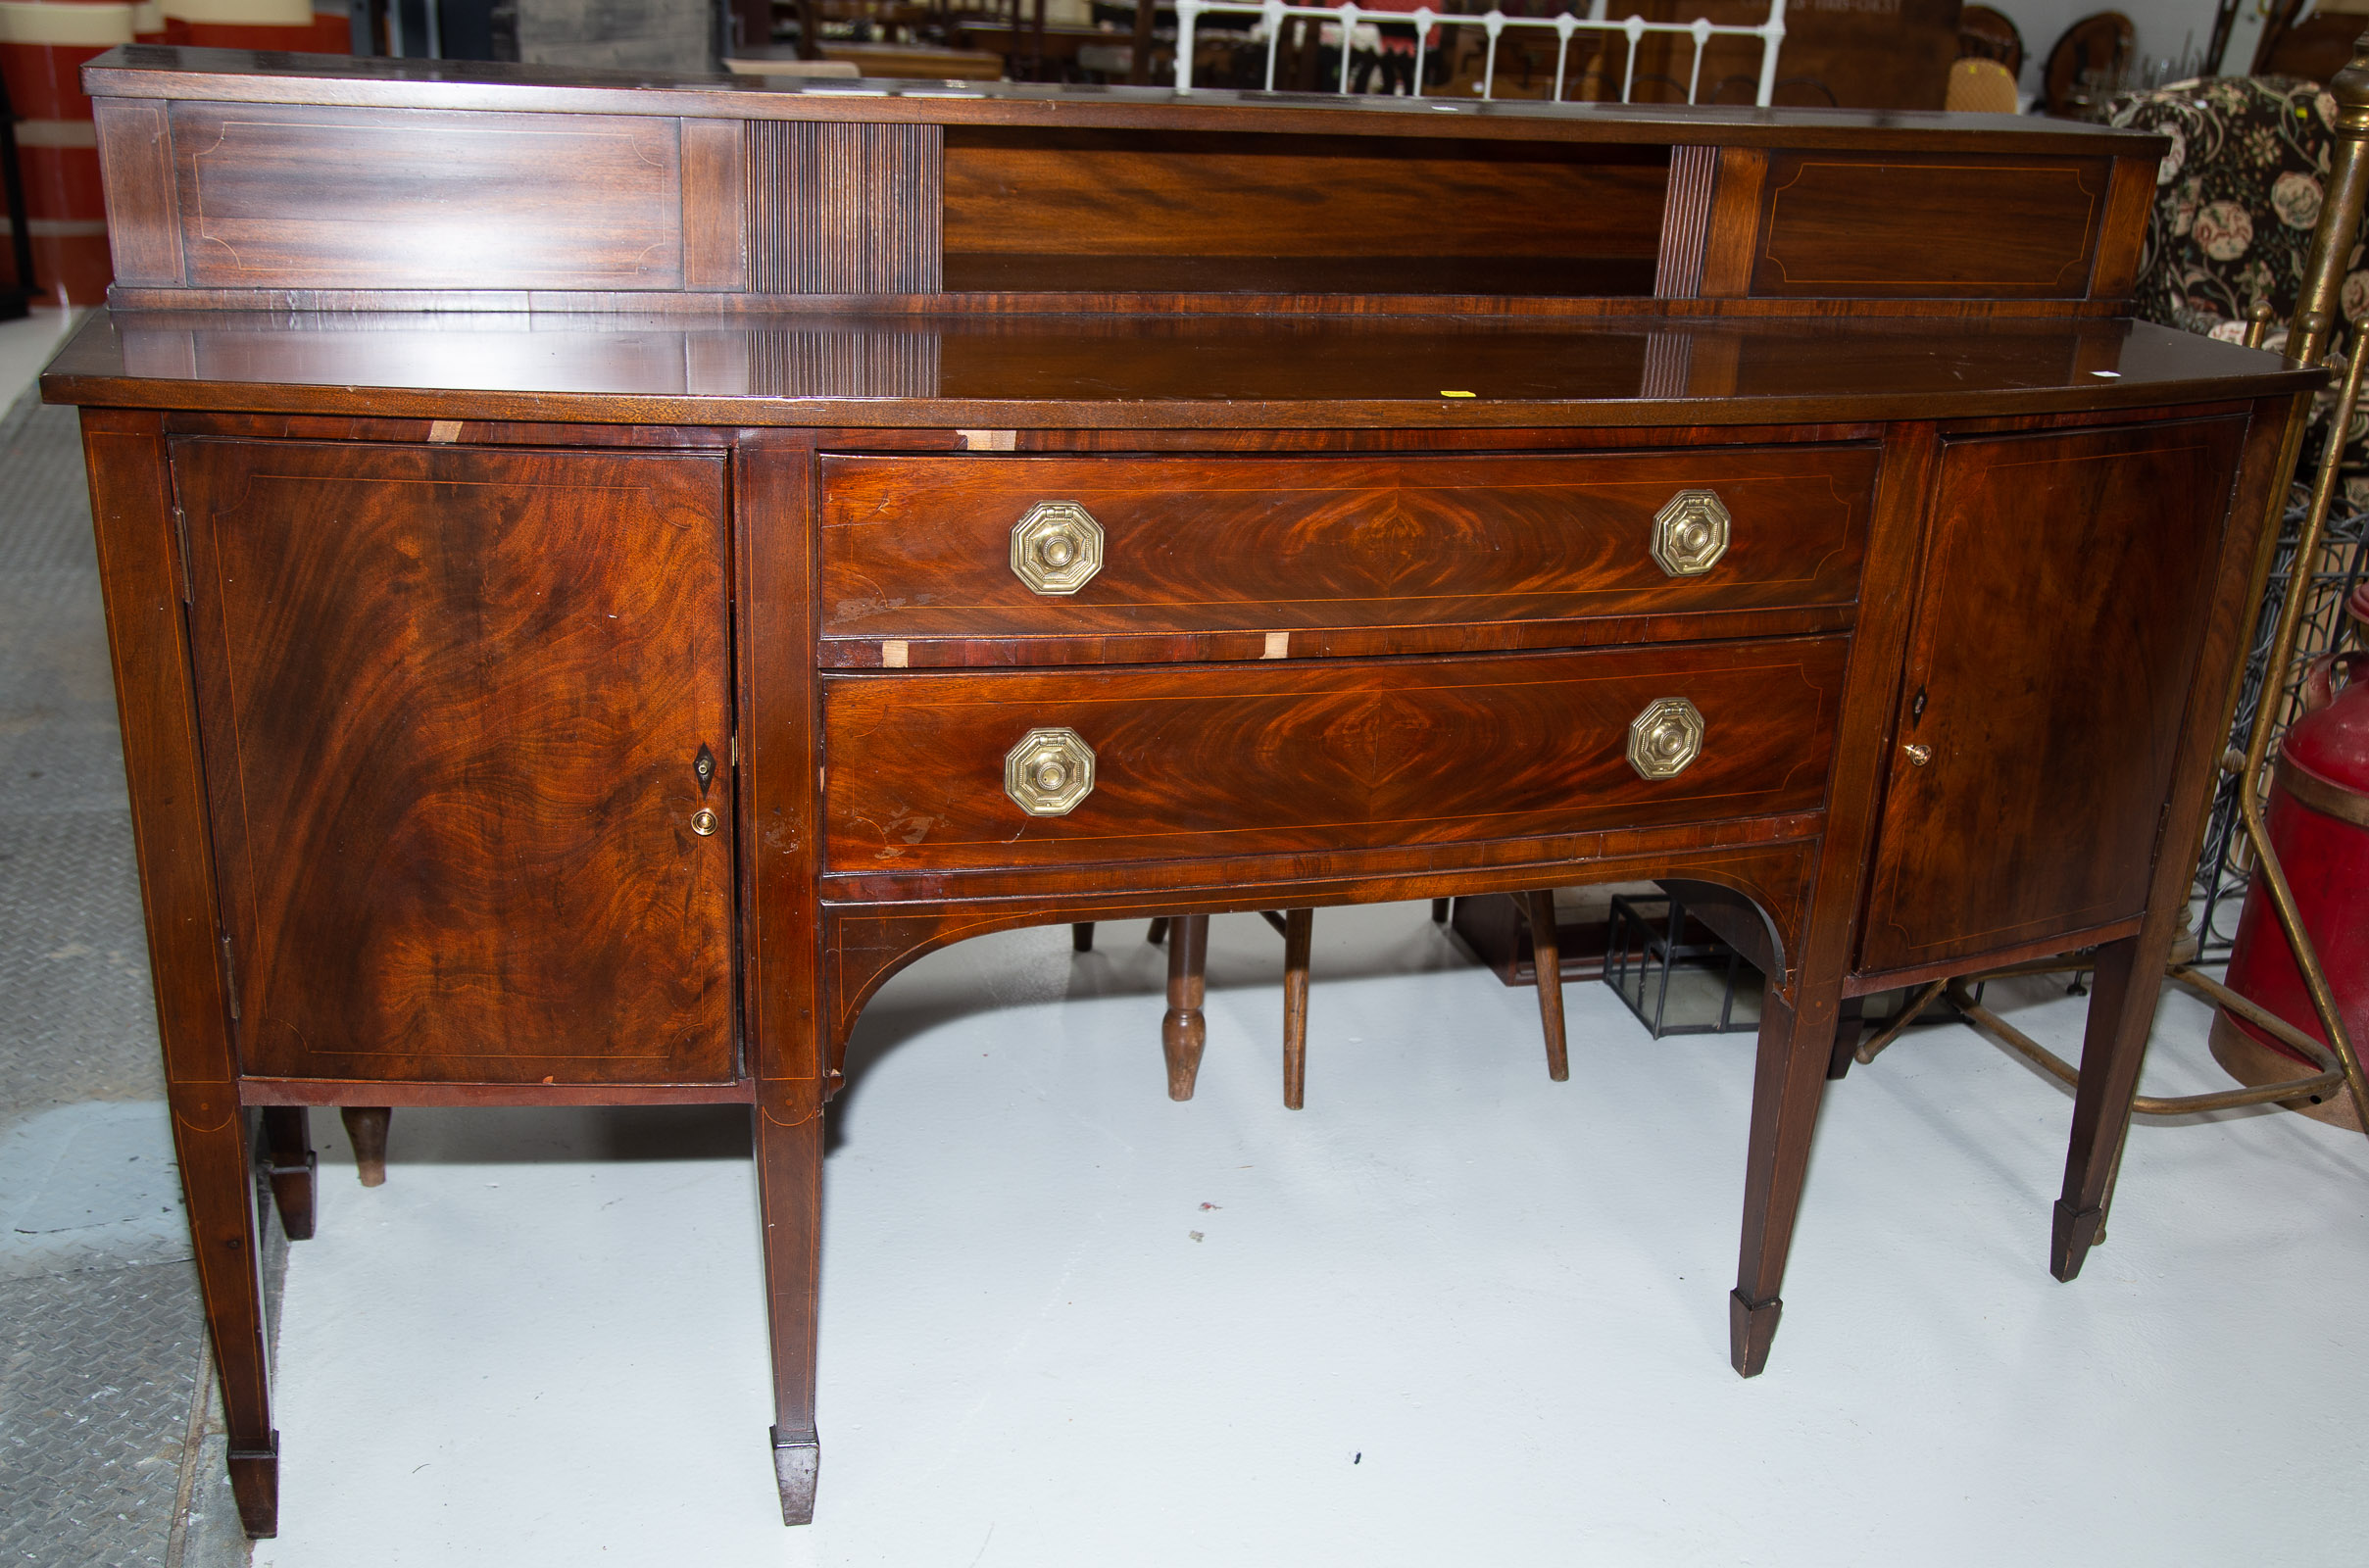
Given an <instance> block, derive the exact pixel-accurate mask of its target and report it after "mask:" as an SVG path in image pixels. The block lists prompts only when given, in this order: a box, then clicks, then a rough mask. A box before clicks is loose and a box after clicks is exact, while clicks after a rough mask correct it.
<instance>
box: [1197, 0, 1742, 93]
mask: <svg viewBox="0 0 2369 1568" xmlns="http://www.w3.org/2000/svg"><path fill="white" fill-rule="evenodd" d="M1175 6H1176V90H1177V91H1178V92H1191V91H1192V90H1193V30H1194V24H1195V23H1196V22H1197V21H1198V20H1199V19H1200V18H1202V17H1204V16H1208V15H1211V14H1217V15H1224V16H1238V17H1259V18H1262V19H1264V21H1265V23H1266V86H1267V89H1268V90H1269V91H1270V92H1271V91H1273V90H1274V86H1275V49H1276V46H1277V45H1278V44H1279V43H1281V42H1282V39H1283V22H1284V19H1285V18H1287V17H1308V18H1313V19H1316V20H1318V21H1319V22H1330V23H1333V24H1335V25H1338V26H1339V27H1340V29H1341V45H1342V47H1341V79H1340V84H1339V88H1338V90H1339V91H1341V92H1344V93H1346V92H1348V91H1349V81H1350V69H1351V67H1350V57H1351V55H1352V54H1353V53H1354V52H1355V51H1354V49H1353V48H1352V47H1351V45H1352V44H1353V43H1354V42H1355V40H1356V38H1357V27H1358V25H1359V24H1366V25H1388V24H1392V23H1397V24H1399V25H1409V24H1411V25H1413V27H1414V38H1415V45H1414V46H1415V66H1414V95H1415V96H1416V97H1418V98H1419V97H1421V96H1423V66H1424V58H1423V57H1424V52H1425V50H1426V48H1427V47H1428V45H1429V42H1430V38H1431V31H1432V29H1433V28H1434V27H1479V28H1481V29H1482V30H1483V31H1485V32H1486V33H1488V35H1489V53H1488V57H1487V61H1486V64H1484V65H1483V67H1482V71H1481V96H1482V97H1483V98H1489V97H1493V96H1494V95H1495V92H1496V87H1497V44H1498V39H1499V38H1501V37H1503V36H1504V35H1505V33H1506V32H1507V31H1509V30H1513V29H1518V28H1529V29H1533V30H1541V31H1547V32H1552V33H1554V34H1555V102H1556V103H1560V102H1562V99H1563V76H1564V68H1565V66H1566V65H1567V64H1568V63H1569V61H1570V57H1571V40H1572V38H1573V37H1575V36H1577V35H1578V34H1580V33H1583V32H1593V33H1611V34H1616V35H1618V36H1619V37H1621V38H1623V39H1625V40H1626V41H1627V44H1628V52H1627V57H1626V59H1625V61H1624V62H1623V64H1622V67H1621V73H1620V101H1621V102H1622V103H1627V102H1628V101H1629V96H1630V94H1631V93H1632V92H1633V91H1634V90H1635V87H1636V84H1637V45H1638V44H1639V43H1640V42H1642V41H1643V40H1644V39H1645V37H1646V35H1647V34H1648V33H1673V34H1678V35H1680V36H1684V37H1687V38H1691V39H1693V40H1694V44H1695V53H1694V62H1693V64H1692V66H1691V67H1690V68H1689V70H1688V73H1687V83H1686V101H1687V102H1688V103H1693V102H1694V101H1695V96H1696V93H1697V92H1698V91H1699V90H1700V89H1701V87H1702V83H1703V45H1705V44H1706V43H1708V42H1710V40H1711V39H1713V38H1718V37H1743V38H1757V39H1759V40H1760V83H1759V92H1758V95H1757V96H1756V97H1755V98H1754V99H1753V102H1755V103H1757V104H1759V105H1761V106H1762V107H1763V108H1765V107H1767V105H1768V102H1769V100H1770V98H1771V97H1772V96H1773V95H1774V93H1775V92H1776V88H1777V47H1778V45H1780V44H1782V43H1783V42H1784V41H1785V0H1769V4H1768V20H1767V21H1766V22H1764V23H1761V24H1760V25H1758V26H1736V25H1714V24H1712V23H1709V22H1706V21H1703V20H1702V19H1700V18H1698V19H1697V20H1696V21H1693V22H1648V21H1646V20H1645V19H1644V18H1643V17H1638V16H1631V17H1629V18H1627V19H1626V20H1625V21H1621V22H1607V21H1606V20H1604V7H1605V0H1589V8H1588V14H1587V16H1585V17H1573V16H1560V17H1508V16H1506V15H1505V13H1504V12H1502V11H1492V12H1489V13H1488V14H1487V15H1485V16H1477V17H1475V16H1463V15H1458V14H1456V13H1453V12H1445V11H1433V10H1431V9H1430V8H1429V7H1425V8H1423V9H1421V10H1416V11H1376V10H1368V9H1365V8H1364V7H1361V6H1358V5H1357V4H1355V3H1354V0H1352V3H1348V4H1343V5H1337V6H1303V5H1287V4H1285V3H1284V0H1175Z"/></svg>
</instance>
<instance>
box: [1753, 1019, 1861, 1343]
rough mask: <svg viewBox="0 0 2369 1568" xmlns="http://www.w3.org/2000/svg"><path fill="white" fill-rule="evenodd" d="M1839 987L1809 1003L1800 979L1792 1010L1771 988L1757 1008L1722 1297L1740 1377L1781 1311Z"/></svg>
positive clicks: (1767, 1338)
mask: <svg viewBox="0 0 2369 1568" xmlns="http://www.w3.org/2000/svg"><path fill="white" fill-rule="evenodd" d="M1841 990H1842V986H1841V983H1840V981H1839V980H1837V981H1836V982H1834V983H1832V984H1831V986H1830V988H1829V990H1828V993H1827V994H1826V995H1825V996H1824V997H1823V998H1821V999H1819V1004H1820V1005H1813V1003H1812V999H1811V998H1810V997H1809V995H1808V990H1807V985H1806V982H1804V983H1803V984H1802V990H1801V998H1800V1002H1801V1005H1800V1007H1799V1008H1798V1009H1797V1008H1795V1007H1789V1006H1787V1005H1785V1003H1784V1002H1783V1001H1782V1000H1781V999H1780V998H1779V997H1778V996H1777V993H1776V988H1775V987H1774V986H1771V987H1770V988H1769V991H1768V995H1767V996H1766V997H1765V998H1764V999H1763V1000H1762V1001H1761V1004H1760V1050H1759V1059H1758V1062H1757V1064H1756V1065H1755V1067H1754V1069H1753V1073H1752V1142H1751V1152H1750V1153H1749V1154H1748V1155H1747V1157H1746V1163H1745V1171H1744V1246H1743V1256H1742V1258H1741V1260H1740V1261H1739V1263H1738V1265H1737V1269H1736V1289H1735V1292H1734V1293H1733V1294H1732V1295H1731V1296H1730V1297H1729V1298H1728V1319H1727V1326H1728V1359H1729V1361H1730V1362H1731V1363H1733V1365H1734V1366H1735V1368H1736V1370H1737V1371H1738V1372H1740V1373H1742V1374H1743V1375H1744V1376H1746V1377H1748V1378H1749V1377H1757V1376H1758V1375H1759V1373H1760V1369H1761V1368H1762V1367H1764V1366H1766V1365H1767V1364H1768V1348H1769V1343H1770V1342H1771V1341H1772V1340H1774V1339H1775V1338H1776V1333H1777V1319H1778V1317H1779V1315H1780V1314H1781V1313H1783V1311H1784V1310H1785V1303H1784V1302H1783V1301H1782V1300H1781V1299H1779V1298H1778V1294H1777V1292H1778V1288H1779V1287H1780V1286H1781V1285H1782V1284H1783V1283H1784V1280H1785V1256H1786V1253H1787V1252H1788V1251H1790V1250H1792V1248H1793V1236H1794V1215H1795V1213H1796V1211H1797V1210H1798V1209H1799V1208H1800V1207H1801V1183H1802V1181H1803V1180H1804V1178H1806V1177H1807V1176H1808V1174H1809V1142H1810V1135H1811V1134H1812V1133H1813V1132H1815V1131H1816V1129H1817V1125H1818V1104H1819V1102H1820V1101H1821V1100H1822V1099H1823V1097H1824V1096H1825V1093H1826V1065H1827V1062H1828V1060H1829V1059H1830V1058H1831V1057H1832V1056H1833V1054H1834V1053H1833V1050H1832V1048H1831V1046H1830V1044H1829V1040H1830V1031H1831V1030H1832V1028H1833V1019H1834V1016H1835V1010H1836V1006H1837V1005H1838V1004H1839V1003H1840V1001H1841V1000H1842V999H1841V996H1840V993H1841Z"/></svg>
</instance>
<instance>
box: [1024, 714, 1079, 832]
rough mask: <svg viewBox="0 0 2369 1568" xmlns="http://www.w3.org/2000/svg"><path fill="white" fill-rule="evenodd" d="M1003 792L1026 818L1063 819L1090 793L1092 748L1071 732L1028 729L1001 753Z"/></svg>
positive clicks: (1073, 731)
mask: <svg viewBox="0 0 2369 1568" xmlns="http://www.w3.org/2000/svg"><path fill="white" fill-rule="evenodd" d="M1004 793H1005V794H1006V795H1009V796H1010V797H1012V805H1014V806H1016V807H1018V808H1019V809H1021V810H1023V811H1026V812H1027V813H1028V814H1029V815H1030V816H1067V815H1068V814H1069V813H1070V812H1071V811H1073V810H1075V809H1077V804H1078V802H1080V801H1082V800H1084V799H1085V798H1086V797H1087V796H1089V795H1091V794H1093V793H1094V748H1093V747H1091V746H1088V745H1087V744H1086V742H1085V738H1084V737H1083V736H1081V735H1079V734H1078V732H1077V731H1076V730H1073V729H1032V730H1030V731H1029V732H1028V733H1027V734H1025V735H1023V736H1021V737H1020V743H1019V744H1018V745H1017V746H1014V747H1013V748H1012V750H1011V751H1009V752H1006V753H1005V754H1004Z"/></svg>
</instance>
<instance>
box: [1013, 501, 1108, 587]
mask: <svg viewBox="0 0 2369 1568" xmlns="http://www.w3.org/2000/svg"><path fill="white" fill-rule="evenodd" d="M1102 569H1103V525H1102V524H1101V523H1099V522H1096V521H1095V520H1094V515H1093V514H1092V513H1090V512H1088V511H1087V510H1086V509H1085V508H1084V507H1081V506H1079V505H1078V504H1077V503H1076V502H1074V501H1040V502H1038V503H1037V504H1036V505H1035V506H1033V507H1030V508H1029V509H1028V513H1027V515H1025V516H1023V517H1022V518H1020V520H1019V521H1017V522H1015V523H1013V524H1012V575H1013V576H1015V577H1017V578H1019V579H1020V581H1022V582H1024V583H1026V584H1027V585H1028V586H1029V588H1030V589H1032V590H1033V591H1035V592H1037V593H1040V594H1043V595H1045V596H1046V597H1047V598H1049V599H1055V598H1061V597H1062V596H1064V595H1068V594H1073V593H1076V592H1077V591H1078V590H1079V589H1080V588H1083V587H1085V586H1086V584H1088V583H1089V582H1092V581H1093V580H1094V574H1095V573H1096V572H1098V571H1100V570H1102Z"/></svg>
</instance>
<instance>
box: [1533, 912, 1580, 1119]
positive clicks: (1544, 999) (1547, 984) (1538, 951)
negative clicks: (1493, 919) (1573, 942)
mask: <svg viewBox="0 0 2369 1568" xmlns="http://www.w3.org/2000/svg"><path fill="white" fill-rule="evenodd" d="M1529 907H1530V951H1531V952H1532V953H1533V954H1535V955H1536V956H1537V964H1536V967H1537V970H1538V1026H1539V1028H1540V1029H1541V1030H1542V1031H1543V1032H1544V1033H1545V1034H1546V1037H1547V1076H1548V1077H1550V1078H1552V1079H1554V1080H1555V1082H1556V1083H1558V1084H1559V1083H1563V1082H1566V1081H1567V1080H1568V1079H1569V1078H1570V1076H1571V1058H1570V1056H1569V1055H1568V1054H1566V1053H1565V1051H1564V1049H1563V956H1562V948H1561V946H1560V942H1559V938H1558V937H1557V935H1556V932H1555V890H1554V889H1553V888H1541V889H1540V890H1539V891H1537V892H1536V893H1533V894H1531V895H1530V903H1529Z"/></svg>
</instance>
